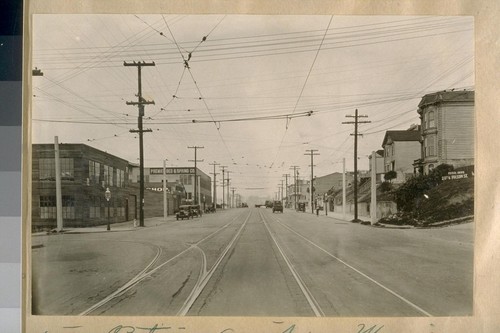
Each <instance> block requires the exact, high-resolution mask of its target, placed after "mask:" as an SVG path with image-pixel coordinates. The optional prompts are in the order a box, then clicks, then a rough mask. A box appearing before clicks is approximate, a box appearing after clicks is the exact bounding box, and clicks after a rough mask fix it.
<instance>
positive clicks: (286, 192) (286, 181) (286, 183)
mask: <svg viewBox="0 0 500 333" xmlns="http://www.w3.org/2000/svg"><path fill="white" fill-rule="evenodd" d="M283 176H284V177H285V196H286V204H285V207H286V206H288V200H289V199H288V176H290V175H289V174H287V173H285V174H284V175H283Z"/></svg>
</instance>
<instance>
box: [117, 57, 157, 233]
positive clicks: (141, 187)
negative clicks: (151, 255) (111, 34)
mask: <svg viewBox="0 0 500 333" xmlns="http://www.w3.org/2000/svg"><path fill="white" fill-rule="evenodd" d="M123 66H135V67H137V73H138V76H137V81H138V93H137V102H126V104H127V105H137V106H138V108H139V117H138V121H137V122H138V127H139V129H138V130H130V132H131V133H139V183H140V184H139V226H140V227H144V141H143V136H142V134H143V133H144V132H152V131H151V129H146V130H144V129H143V128H142V117H143V116H144V105H147V104H155V102H154V101H146V100H145V99H144V98H143V97H142V79H141V69H142V67H144V66H155V63H154V62H144V61H139V62H135V61H134V62H131V63H128V62H125V61H124V62H123Z"/></svg>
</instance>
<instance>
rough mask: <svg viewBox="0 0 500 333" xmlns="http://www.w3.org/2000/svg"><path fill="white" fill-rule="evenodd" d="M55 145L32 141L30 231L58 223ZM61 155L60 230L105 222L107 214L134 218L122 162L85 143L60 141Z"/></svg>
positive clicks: (120, 218)
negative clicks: (107, 192)
mask: <svg viewBox="0 0 500 333" xmlns="http://www.w3.org/2000/svg"><path fill="white" fill-rule="evenodd" d="M54 147H55V146H54V144H33V145H32V229H33V230H43V229H45V230H46V229H51V228H55V227H56V226H57V213H56V171H55V170H56V164H55V149H54ZM59 157H60V158H59V160H60V170H61V172H60V173H61V195H62V218H63V221H64V224H63V226H64V228H66V227H82V226H92V225H100V224H106V223H107V219H108V212H109V218H110V219H111V221H112V222H122V221H126V220H128V219H133V218H134V216H135V210H136V209H135V207H136V202H135V199H134V196H133V195H131V193H130V191H128V189H127V182H128V181H127V179H128V173H129V169H128V165H129V163H128V162H127V161H126V160H124V159H122V158H120V157H117V156H114V155H111V154H108V153H106V152H103V151H101V150H98V149H95V148H92V147H90V146H87V145H84V144H59ZM107 188H109V190H110V192H111V199H110V200H109V201H107V200H106V198H105V191H106V189H107ZM108 206H109V210H108Z"/></svg>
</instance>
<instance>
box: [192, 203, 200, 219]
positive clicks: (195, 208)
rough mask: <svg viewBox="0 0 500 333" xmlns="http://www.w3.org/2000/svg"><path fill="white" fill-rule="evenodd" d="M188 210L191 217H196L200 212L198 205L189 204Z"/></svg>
mask: <svg viewBox="0 0 500 333" xmlns="http://www.w3.org/2000/svg"><path fill="white" fill-rule="evenodd" d="M189 211H190V212H191V216H193V217H198V216H201V214H202V213H201V208H200V205H189Z"/></svg>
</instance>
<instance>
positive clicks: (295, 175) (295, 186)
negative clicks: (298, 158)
mask: <svg viewBox="0 0 500 333" xmlns="http://www.w3.org/2000/svg"><path fill="white" fill-rule="evenodd" d="M292 168H293V196H294V200H293V202H294V208H295V209H297V169H299V166H298V165H292V166H291V167H290V169H292Z"/></svg>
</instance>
